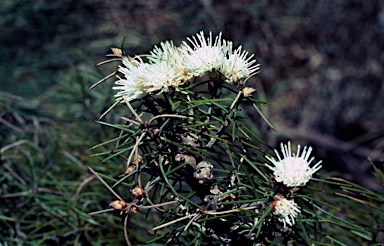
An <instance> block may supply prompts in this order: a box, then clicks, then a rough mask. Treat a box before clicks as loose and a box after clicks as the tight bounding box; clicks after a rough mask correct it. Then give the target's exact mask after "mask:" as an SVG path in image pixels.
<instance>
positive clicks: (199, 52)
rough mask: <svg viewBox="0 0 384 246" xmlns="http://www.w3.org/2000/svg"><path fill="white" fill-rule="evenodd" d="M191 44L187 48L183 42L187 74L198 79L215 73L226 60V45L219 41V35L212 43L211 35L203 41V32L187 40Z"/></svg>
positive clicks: (224, 42)
mask: <svg viewBox="0 0 384 246" xmlns="http://www.w3.org/2000/svg"><path fill="white" fill-rule="evenodd" d="M187 39H188V41H189V42H190V43H191V44H192V47H191V46H189V45H188V44H187V43H186V42H183V46H182V51H183V53H184V65H185V67H186V68H187V70H188V73H190V74H191V75H193V76H195V77H200V76H203V75H206V74H210V73H212V72H217V71H219V69H220V68H221V66H222V64H223V62H224V61H225V60H226V59H227V43H226V41H223V40H222V39H221V33H220V34H219V35H218V36H217V37H216V38H215V41H214V42H213V38H212V33H211V32H210V33H209V37H208V38H207V39H205V36H204V32H203V31H201V32H200V33H198V34H196V37H192V38H187Z"/></svg>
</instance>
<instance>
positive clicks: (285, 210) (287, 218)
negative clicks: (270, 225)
mask: <svg viewBox="0 0 384 246" xmlns="http://www.w3.org/2000/svg"><path fill="white" fill-rule="evenodd" d="M272 208H273V214H274V215H276V216H278V220H279V221H280V222H283V223H284V228H287V224H288V225H290V226H293V225H294V224H295V219H296V217H297V215H298V214H299V213H300V208H299V206H298V205H297V203H295V201H294V200H293V199H292V200H288V199H286V198H284V197H283V196H281V195H276V196H275V201H274V202H273V203H272Z"/></svg>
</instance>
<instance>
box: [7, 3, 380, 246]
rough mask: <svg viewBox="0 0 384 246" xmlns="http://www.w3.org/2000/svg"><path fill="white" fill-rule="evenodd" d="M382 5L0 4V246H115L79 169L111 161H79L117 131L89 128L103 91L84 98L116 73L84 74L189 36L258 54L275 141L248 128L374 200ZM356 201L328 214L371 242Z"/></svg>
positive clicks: (257, 122)
mask: <svg viewBox="0 0 384 246" xmlns="http://www.w3.org/2000/svg"><path fill="white" fill-rule="evenodd" d="M383 5H384V4H383V2H382V1H363V0H360V1H357V0H350V1H347V0H345V1H335V2H334V1H317V2H316V3H314V2H313V1H283V2H281V1H276V2H275V1H250V0H248V1H247V0H244V1H209V0H202V1H198V2H196V1H188V0H187V1H176V0H170V1H166V2H164V1H159V0H150V1H102V0H82V1H75V0H72V1H69V0H68V1H42V0H41V1H31V0H24V1H23V0H18V1H10V0H4V1H2V2H1V8H0V26H1V30H2V34H1V36H0V54H2V55H1V56H0V115H1V117H0V144H1V146H0V154H1V167H0V168H1V175H0V185H1V186H0V192H1V193H0V204H1V212H0V225H1V226H0V227H1V228H2V231H1V232H0V239H1V241H4V242H6V243H8V245H14V244H15V245H17V244H38V243H41V244H51V245H52V244H57V245H64V244H68V245H72V244H74V243H82V244H94V245H100V244H103V243H105V244H108V245H113V244H120V243H124V236H123V232H122V222H121V219H120V217H119V216H118V214H103V215H100V216H97V217H89V216H87V215H86V213H88V212H92V211H97V210H103V209H106V208H107V207H108V204H109V202H110V201H111V200H113V196H112V194H110V193H108V191H107V190H106V189H105V187H103V186H102V184H100V182H98V181H97V180H94V177H93V176H92V175H91V173H89V172H88V170H87V167H86V165H89V166H91V167H92V168H93V169H95V170H96V171H98V172H101V173H108V174H110V175H111V176H113V175H116V176H117V175H118V174H120V173H121V172H123V171H124V170H116V163H114V161H113V160H110V161H106V162H101V160H102V159H100V158H98V157H93V158H90V157H89V156H90V155H91V154H94V153H93V152H91V151H90V150H89V149H90V148H91V147H92V146H94V145H96V144H98V143H100V142H103V141H106V140H108V139H110V138H112V137H115V136H116V134H117V132H116V131H114V130H113V129H111V128H108V127H103V126H102V125H99V124H97V123H95V120H97V119H98V117H99V116H100V115H101V114H102V112H104V111H105V110H106V109H107V108H108V107H109V106H110V105H111V104H112V103H113V100H114V99H113V98H112V95H113V92H112V90H111V85H112V83H113V82H112V80H111V81H109V82H106V83H104V84H102V85H100V86H99V87H98V88H96V89H95V90H92V91H89V90H88V88H89V87H90V86H91V85H92V84H94V83H95V82H96V81H98V80H99V79H101V78H102V77H103V76H105V75H107V74H109V73H110V72H111V71H113V70H114V69H115V68H116V64H115V65H111V66H109V67H108V66H106V67H103V68H102V69H99V68H96V67H95V64H96V63H98V62H100V61H102V60H104V59H105V58H104V55H105V54H107V53H109V49H110V48H111V47H121V45H122V42H123V40H124V45H123V46H124V50H125V51H126V52H127V53H128V54H130V55H135V54H141V53H146V52H148V51H149V50H150V49H151V48H152V46H153V45H154V44H158V43H159V42H161V41H164V40H166V39H172V40H174V42H175V43H176V44H179V42H180V40H182V39H185V37H186V36H191V35H194V34H195V33H196V32H198V31H200V30H205V31H212V32H213V33H214V34H217V33H218V32H220V31H222V32H223V36H224V38H226V39H229V40H233V41H234V43H235V44H236V45H240V44H242V45H243V46H244V48H245V49H246V50H248V51H249V52H250V53H254V54H255V55H256V58H257V60H258V62H259V63H260V64H261V73H260V74H259V75H258V76H256V77H255V78H253V79H252V80H251V81H249V83H251V84H252V86H254V87H255V88H257V89H258V91H257V92H258V93H257V97H258V98H260V99H262V100H266V101H268V102H269V103H270V105H269V106H268V107H265V108H262V110H263V113H264V114H265V115H266V116H267V117H268V119H269V121H270V122H271V123H272V124H273V125H274V127H275V128H276V130H277V132H272V131H271V130H270V129H268V126H267V125H266V124H265V123H264V122H263V121H262V120H261V119H260V117H259V116H258V115H257V114H250V115H249V116H250V121H249V125H254V131H255V132H257V134H259V135H261V136H262V137H263V139H264V140H265V141H266V142H267V143H269V145H270V146H272V147H275V146H277V143H278V142H279V141H281V140H286V139H291V140H292V141H293V142H296V143H300V144H302V145H305V144H310V145H312V146H314V147H315V149H316V157H317V159H322V160H323V166H324V170H323V172H324V173H325V172H327V175H332V176H342V177H344V178H346V179H348V180H352V181H354V182H357V183H358V184H359V185H361V186H363V187H365V188H367V189H369V190H371V191H374V192H376V193H378V194H380V193H381V194H382V193H383V192H382V190H383V189H382V188H383V186H382V185H383V184H382V181H381V182H380V181H379V180H380V179H377V178H375V177H374V174H377V175H378V174H380V173H379V172H378V170H379V169H383V161H382V160H383V159H384V154H383V151H382V150H383V146H384V127H383V126H384V124H383V123H384V111H383V110H382V107H383V105H384V83H383V67H384V66H383V65H384V53H383V52H384V47H383V46H384V6H383ZM119 110H124V109H123V108H120V109H116V110H115V111H114V113H113V114H109V115H107V116H106V117H109V118H106V119H105V121H109V122H113V120H114V119H113V117H116V118H117V117H118V115H119ZM250 112H254V111H251V110H250ZM367 157H370V158H371V159H372V163H373V164H374V165H375V167H376V169H375V168H374V167H373V166H372V165H371V163H370V162H369V161H368V160H367ZM119 166H120V165H119ZM375 171H376V172H375ZM322 188H323V189H325V190H327V189H330V188H332V190H331V192H328V193H327V194H330V193H332V192H338V191H341V190H337V189H336V187H328V186H325V187H322ZM356 189H357V192H358V193H363V194H367V193H369V192H368V191H367V190H366V191H365V192H362V189H363V188H356ZM351 192H352V191H350V193H349V194H351ZM127 193H128V190H127ZM120 194H121V192H120ZM373 194H374V193H371V196H373ZM319 195H325V193H324V194H319ZM354 195H356V194H354ZM358 198H359V199H362V200H364V203H361V202H356V201H354V200H348V199H347V200H345V199H344V200H343V199H340V201H339V200H336V199H335V200H334V205H335V206H336V207H335V209H336V208H338V209H340V210H338V211H339V212H337V213H338V216H341V217H343V218H346V219H348V220H351V221H354V222H356V223H357V224H360V225H364V227H366V228H367V230H370V231H371V232H372V237H371V238H367V239H366V240H365V241H364V240H363V239H361V240H363V241H361V242H362V243H366V244H373V243H378V242H380V241H382V240H383V234H382V230H383V217H384V216H383V212H382V211H383V200H380V199H381V198H378V199H368V198H367V196H359V197H358ZM330 199H334V198H333V197H332V198H330ZM335 212H336V210H335ZM131 223H132V226H130V227H133V228H135V230H137V231H138V233H135V240H136V242H143V241H146V240H147V239H148V238H150V235H149V234H148V232H147V230H148V229H150V227H149V225H148V224H149V223H148V222H146V221H145V220H144V218H143V215H140V214H138V215H135V217H133V221H131ZM329 230H332V228H329ZM380 231H381V232H380ZM334 234H335V235H336V236H337V238H338V239H339V240H340V241H341V242H343V243H346V244H348V242H356V241H352V240H356V238H357V236H356V235H354V234H348V233H339V231H334ZM337 234H339V235H337ZM335 235H334V236H335ZM336 236H335V237H336ZM359 240H360V239H359Z"/></svg>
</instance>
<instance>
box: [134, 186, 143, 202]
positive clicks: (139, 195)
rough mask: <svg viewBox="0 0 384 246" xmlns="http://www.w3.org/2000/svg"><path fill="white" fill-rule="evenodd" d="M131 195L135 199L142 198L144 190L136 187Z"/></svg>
mask: <svg viewBox="0 0 384 246" xmlns="http://www.w3.org/2000/svg"><path fill="white" fill-rule="evenodd" d="M132 195H133V196H134V197H135V198H138V199H140V198H142V197H143V196H144V190H143V189H142V188H140V187H136V188H134V189H133V190H132Z"/></svg>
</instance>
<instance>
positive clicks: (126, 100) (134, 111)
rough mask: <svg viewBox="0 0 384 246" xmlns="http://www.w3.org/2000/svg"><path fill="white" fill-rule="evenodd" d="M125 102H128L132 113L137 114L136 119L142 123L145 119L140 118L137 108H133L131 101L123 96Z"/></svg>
mask: <svg viewBox="0 0 384 246" xmlns="http://www.w3.org/2000/svg"><path fill="white" fill-rule="evenodd" d="M123 99H124V102H125V104H127V106H128V108H129V109H130V110H131V112H132V114H134V115H135V117H136V119H137V120H138V121H139V122H140V123H141V122H143V120H142V119H141V118H140V116H139V115H138V114H137V112H136V110H134V109H133V107H132V105H131V103H130V102H129V101H128V99H127V97H123Z"/></svg>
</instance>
